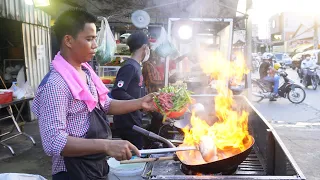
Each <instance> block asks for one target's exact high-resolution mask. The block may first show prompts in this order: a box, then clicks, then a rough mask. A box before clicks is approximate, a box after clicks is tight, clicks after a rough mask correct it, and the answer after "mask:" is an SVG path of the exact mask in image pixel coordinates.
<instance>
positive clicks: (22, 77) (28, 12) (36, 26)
mask: <svg viewBox="0 0 320 180" xmlns="http://www.w3.org/2000/svg"><path fill="white" fill-rule="evenodd" d="M50 19H51V18H50V16H49V15H48V14H46V13H45V12H43V11H42V10H40V9H37V8H35V7H34V5H28V4H26V3H25V0H1V1H0V24H1V26H0V67H1V68H0V76H1V79H2V80H3V81H0V89H7V88H10V87H12V85H13V84H16V85H17V86H18V87H21V86H22V85H23V84H24V83H27V84H28V87H29V95H30V94H32V93H35V91H36V89H37V87H38V85H39V84H40V82H41V80H42V78H43V77H44V76H45V75H46V74H47V73H48V71H49V63H50V61H51V37H50ZM18 98H24V96H23V95H22V96H21V97H18ZM13 100H14V99H13ZM30 104H31V101H29V103H27V104H26V106H25V107H24V108H23V110H22V119H24V120H26V121H31V120H33V119H35V117H34V116H33V114H32V113H31V111H30ZM20 106H21V105H19V104H17V108H14V107H13V108H12V109H13V111H14V113H17V112H18V110H17V109H20ZM5 113H6V109H1V110H0V117H1V115H2V114H5Z"/></svg>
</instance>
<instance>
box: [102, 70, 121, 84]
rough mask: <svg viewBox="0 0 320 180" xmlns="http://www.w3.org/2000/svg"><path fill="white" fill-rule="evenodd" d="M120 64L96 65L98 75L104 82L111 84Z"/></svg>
mask: <svg viewBox="0 0 320 180" xmlns="http://www.w3.org/2000/svg"><path fill="white" fill-rule="evenodd" d="M120 68H121V66H98V67H97V69H98V75H99V77H100V78H101V80H102V82H103V83H104V84H113V83H114V81H115V80H116V77H117V73H118V71H119V69H120Z"/></svg>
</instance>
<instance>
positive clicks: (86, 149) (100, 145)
mask: <svg viewBox="0 0 320 180" xmlns="http://www.w3.org/2000/svg"><path fill="white" fill-rule="evenodd" d="M107 144H108V140H102V139H84V138H76V137H71V136H68V137H67V143H66V145H65V146H64V148H63V150H62V152H61V155H62V156H66V157H77V156H85V155H90V154H98V153H105V152H106V148H107V147H108V145H107Z"/></svg>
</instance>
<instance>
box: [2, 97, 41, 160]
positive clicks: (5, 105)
mask: <svg viewBox="0 0 320 180" xmlns="http://www.w3.org/2000/svg"><path fill="white" fill-rule="evenodd" d="M33 98H34V97H28V98H23V99H19V100H13V101H12V102H10V103H6V104H0V109H2V108H7V111H8V113H9V116H6V117H3V118H1V119H0V121H1V120H4V119H12V121H13V123H14V126H13V128H12V129H11V131H9V132H6V133H3V134H0V138H1V137H3V136H8V135H10V134H12V132H13V130H14V129H16V130H17V131H18V133H16V134H13V135H11V136H9V137H7V138H6V139H3V140H1V141H0V144H2V145H3V146H5V147H7V148H8V149H9V150H10V151H11V153H12V155H15V152H14V150H13V149H12V147H11V146H9V145H8V144H5V143H4V142H5V141H8V140H10V139H12V138H15V137H17V136H20V135H23V136H25V137H27V138H29V139H30V140H31V141H32V143H33V145H36V142H35V141H34V139H33V138H32V136H30V135H28V134H27V133H24V132H22V131H21V129H20V127H19V125H18V123H17V122H18V120H19V118H20V117H21V111H22V110H23V107H24V106H25V105H26V103H27V102H29V101H31V100H33ZM20 103H21V107H20V108H19V109H18V114H17V116H16V117H15V116H14V115H13V111H12V106H16V105H17V104H20ZM21 118H22V117H21Z"/></svg>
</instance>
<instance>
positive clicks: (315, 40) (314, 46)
mask: <svg viewBox="0 0 320 180" xmlns="http://www.w3.org/2000/svg"><path fill="white" fill-rule="evenodd" d="M318 41H319V40H318V22H317V15H315V16H314V35H313V43H314V44H313V49H318V44H319V42H318Z"/></svg>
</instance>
